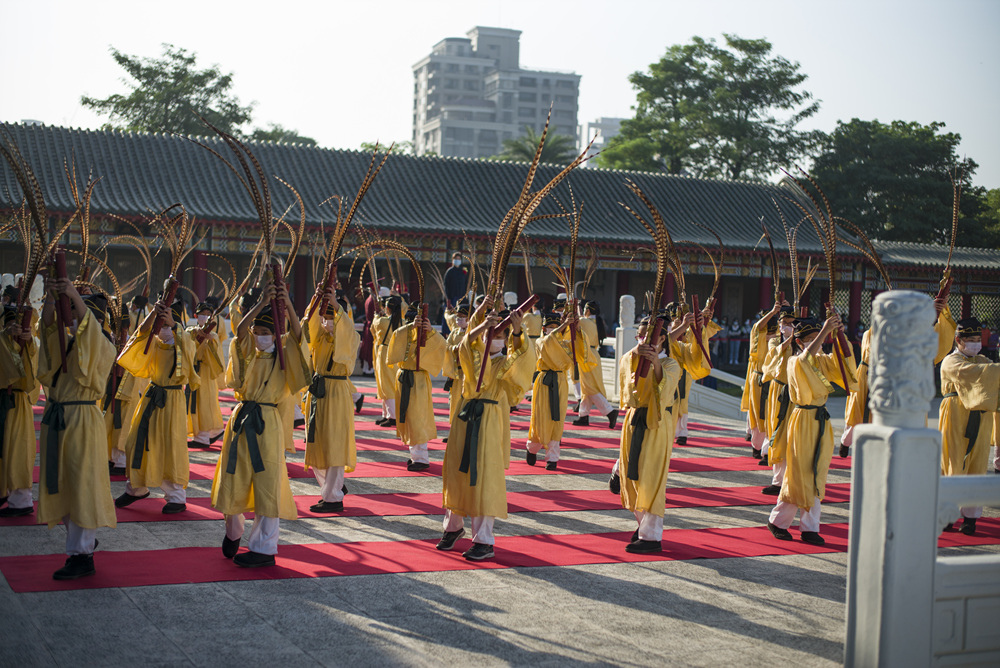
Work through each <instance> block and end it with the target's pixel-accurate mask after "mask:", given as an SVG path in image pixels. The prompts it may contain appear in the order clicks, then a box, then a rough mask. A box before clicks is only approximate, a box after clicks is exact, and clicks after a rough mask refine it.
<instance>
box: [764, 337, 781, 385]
mask: <svg viewBox="0 0 1000 668" xmlns="http://www.w3.org/2000/svg"><path fill="white" fill-rule="evenodd" d="M784 370H785V355H784V353H782V352H781V337H780V336H779V337H777V338H775V339H772V341H769V342H768V344H767V354H766V355H765V356H764V366H763V375H764V382H767V381H769V380H781V379H782V372H783V371H784Z"/></svg>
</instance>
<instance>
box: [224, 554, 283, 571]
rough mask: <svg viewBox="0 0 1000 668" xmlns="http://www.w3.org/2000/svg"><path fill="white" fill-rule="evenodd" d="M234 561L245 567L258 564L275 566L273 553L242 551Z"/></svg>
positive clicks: (252, 566) (253, 566)
mask: <svg viewBox="0 0 1000 668" xmlns="http://www.w3.org/2000/svg"><path fill="white" fill-rule="evenodd" d="M233 563H234V564H236V565H237V566H242V567H243V568H257V567H258V566H274V555H273V554H261V553H260V552H252V551H251V552H241V553H240V554H237V555H236V556H235V557H233Z"/></svg>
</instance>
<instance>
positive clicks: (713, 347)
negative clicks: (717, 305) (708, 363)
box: [708, 318, 727, 366]
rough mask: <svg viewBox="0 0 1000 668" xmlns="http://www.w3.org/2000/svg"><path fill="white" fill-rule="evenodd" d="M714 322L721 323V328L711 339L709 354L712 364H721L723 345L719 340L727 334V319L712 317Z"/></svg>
mask: <svg viewBox="0 0 1000 668" xmlns="http://www.w3.org/2000/svg"><path fill="white" fill-rule="evenodd" d="M712 322H714V323H715V324H716V325H719V327H720V330H719V333H718V334H717V335H716V336H713V337H712V339H711V340H710V341H709V346H708V354H709V355H710V356H711V357H712V366H719V348H720V346H722V342H721V341H720V340H719V339H721V338H723V337H724V336H725V335H726V324H727V323H726V319H725V318H723V319H722V320H721V321H720V320H719V319H718V318H712Z"/></svg>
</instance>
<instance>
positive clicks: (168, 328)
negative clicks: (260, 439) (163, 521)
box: [115, 301, 199, 515]
mask: <svg viewBox="0 0 1000 668" xmlns="http://www.w3.org/2000/svg"><path fill="white" fill-rule="evenodd" d="M157 317H160V318H161V319H162V320H161V322H162V323H163V324H162V326H161V327H160V330H159V331H158V332H153V331H152V329H153V325H154V324H155V320H156V318H157ZM182 322H184V304H183V302H180V301H176V302H174V303H173V304H172V305H171V306H170V308H167V307H166V306H164V305H162V304H159V303H158V304H157V305H156V306H154V307H153V310H152V311H151V312H150V313H149V315H147V316H146V319H145V320H144V321H143V322H142V324H140V325H139V328H138V329H137V330H136V332H135V334H133V335H132V337H131V338H130V339H129V340H128V343H126V344H125V348H124V350H122V352H121V355H119V356H118V364H119V365H121V367H122V368H124V369H125V370H126V371H128V372H129V373H131V374H132V375H134V376H137V377H140V378H148V379H149V387H147V388H146V391H145V392H143V395H142V399H141V400H140V401H139V405H138V406H136V409H135V413H134V415H133V417H132V424H131V425H130V427H129V434H128V439H127V440H126V441H125V461H126V465H127V471H128V480H127V481H126V482H125V491H124V492H123V493H122V494H121V496H119V497H118V498H117V499H115V506H117V507H118V508H125V507H126V506H129V505H131V504H133V503H135V502H136V501H138V500H139V499H144V498H146V497H147V496H149V488H150V487H159V488H160V489H161V490H163V497H164V500H165V501H166V503H165V504H164V506H163V513H164V514H167V515H171V514H174V513H181V512H184V511H185V510H187V486H188V478H189V475H190V462H189V461H188V452H187V438H186V435H187V417H186V416H187V408H186V406H185V402H184V385H189V386H190V387H192V388H194V389H197V388H198V383H199V378H198V374H197V372H196V371H195V370H194V360H195V342H194V339H193V338H192V336H191V335H190V334H189V333H188V332H187V331H186V330H185V329H184V328H183V326H182V325H181V324H180V323H182ZM150 337H153V341H152V343H151V344H150V346H149V351H148V352H146V342H147V341H148V340H149V338H150Z"/></svg>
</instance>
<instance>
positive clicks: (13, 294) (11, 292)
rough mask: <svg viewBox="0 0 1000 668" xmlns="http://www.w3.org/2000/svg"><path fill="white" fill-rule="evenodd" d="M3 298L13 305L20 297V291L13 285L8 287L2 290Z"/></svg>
mask: <svg viewBox="0 0 1000 668" xmlns="http://www.w3.org/2000/svg"><path fill="white" fill-rule="evenodd" d="M3 296H4V297H6V298H7V299H8V300H10V303H11V304H13V303H14V302H16V301H17V300H18V298H19V297H20V296H21V291H20V290H18V289H17V288H15V287H14V286H13V285H8V286H7V287H5V288H4V289H3Z"/></svg>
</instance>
